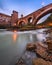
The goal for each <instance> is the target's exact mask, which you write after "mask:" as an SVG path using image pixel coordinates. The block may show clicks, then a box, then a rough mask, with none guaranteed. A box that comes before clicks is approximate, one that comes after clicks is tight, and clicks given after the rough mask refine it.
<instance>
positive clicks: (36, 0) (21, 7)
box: [0, 0, 52, 15]
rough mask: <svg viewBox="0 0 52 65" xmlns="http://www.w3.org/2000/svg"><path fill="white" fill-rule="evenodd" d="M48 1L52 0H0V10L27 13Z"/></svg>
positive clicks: (6, 12) (7, 12)
mask: <svg viewBox="0 0 52 65" xmlns="http://www.w3.org/2000/svg"><path fill="white" fill-rule="evenodd" d="M50 3H52V0H0V12H1V13H5V14H9V15H10V14H11V13H12V11H13V10H16V11H18V12H19V14H24V15H27V14H29V13H31V12H33V11H35V10H37V9H39V8H41V7H43V6H45V5H48V4H50Z"/></svg>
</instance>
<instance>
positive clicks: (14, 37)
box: [12, 31, 18, 42]
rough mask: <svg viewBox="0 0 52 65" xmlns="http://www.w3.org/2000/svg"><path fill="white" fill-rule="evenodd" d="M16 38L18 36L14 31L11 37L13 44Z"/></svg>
mask: <svg viewBox="0 0 52 65" xmlns="http://www.w3.org/2000/svg"><path fill="white" fill-rule="evenodd" d="M17 36H18V35H17V33H16V31H14V33H13V36H12V38H13V41H14V42H15V41H16V39H17Z"/></svg>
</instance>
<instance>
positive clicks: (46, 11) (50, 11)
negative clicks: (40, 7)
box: [33, 7, 52, 25]
mask: <svg viewBox="0 0 52 65" xmlns="http://www.w3.org/2000/svg"><path fill="white" fill-rule="evenodd" d="M49 13H52V7H49V8H48V9H45V10H44V11H43V12H41V13H40V14H39V15H38V16H37V17H36V18H35V19H34V21H33V22H34V24H35V25H36V24H37V22H38V20H39V19H41V18H42V17H43V16H45V15H47V14H49Z"/></svg>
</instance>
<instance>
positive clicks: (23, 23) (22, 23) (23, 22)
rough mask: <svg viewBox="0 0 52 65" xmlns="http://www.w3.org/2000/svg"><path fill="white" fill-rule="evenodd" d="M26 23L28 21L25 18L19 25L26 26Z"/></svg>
mask: <svg viewBox="0 0 52 65" xmlns="http://www.w3.org/2000/svg"><path fill="white" fill-rule="evenodd" d="M25 24H26V22H25V21H24V20H21V21H19V22H18V25H20V26H24V25H25Z"/></svg>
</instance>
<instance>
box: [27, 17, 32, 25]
mask: <svg viewBox="0 0 52 65" xmlns="http://www.w3.org/2000/svg"><path fill="white" fill-rule="evenodd" d="M27 20H28V24H30V23H32V21H33V17H32V16H31V17H28V19H27Z"/></svg>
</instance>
